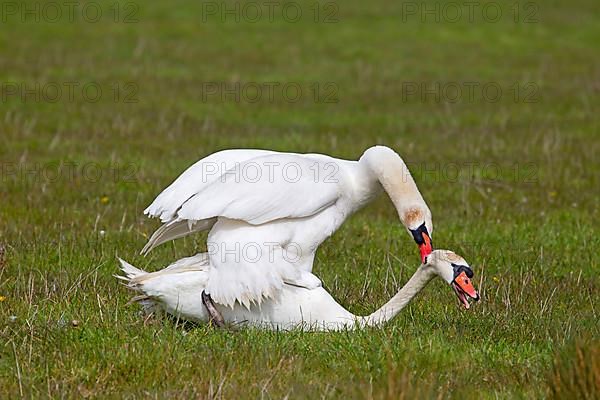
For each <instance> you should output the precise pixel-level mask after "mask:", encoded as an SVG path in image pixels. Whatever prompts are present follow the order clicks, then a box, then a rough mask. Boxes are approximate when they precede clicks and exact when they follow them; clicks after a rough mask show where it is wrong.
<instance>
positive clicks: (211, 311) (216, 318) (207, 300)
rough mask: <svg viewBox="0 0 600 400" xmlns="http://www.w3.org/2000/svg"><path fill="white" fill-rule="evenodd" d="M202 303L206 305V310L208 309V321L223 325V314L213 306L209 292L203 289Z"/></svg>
mask: <svg viewBox="0 0 600 400" xmlns="http://www.w3.org/2000/svg"><path fill="white" fill-rule="evenodd" d="M202 304H204V307H206V311H208V315H209V316H210V319H209V322H210V323H213V324H215V325H216V326H218V327H219V328H224V327H225V320H224V319H223V316H222V315H221V313H220V312H219V310H217V307H215V303H214V302H213V300H212V298H211V297H210V294H207V293H206V292H205V291H204V290H203V291H202Z"/></svg>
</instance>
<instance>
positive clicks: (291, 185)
mask: <svg viewBox="0 0 600 400" xmlns="http://www.w3.org/2000/svg"><path fill="white" fill-rule="evenodd" d="M337 168H338V165H337V163H336V162H335V160H334V159H332V158H328V157H325V156H315V155H304V154H285V153H280V154H269V155H264V156H259V157H256V158H252V159H250V160H247V161H244V162H241V163H239V164H238V165H236V166H235V167H234V168H233V169H231V170H228V171H226V172H225V173H224V174H223V175H221V177H220V178H219V179H217V180H215V181H213V182H212V183H211V184H209V185H208V186H207V187H205V188H204V189H203V190H201V191H200V192H198V193H196V194H194V195H193V196H191V197H190V198H189V199H187V201H185V202H184V203H183V204H182V206H181V208H180V209H179V210H178V211H177V219H178V220H187V221H201V220H205V219H209V218H214V217H226V218H229V219H236V220H242V221H245V222H247V223H249V224H252V225H260V224H264V223H267V222H270V221H274V220H277V219H282V218H302V217H307V216H311V215H314V214H316V213H318V212H320V211H322V210H324V209H325V208H327V207H329V206H331V205H332V204H334V203H335V202H336V201H337V200H338V199H339V197H340V195H341V192H340V185H339V181H338V179H339V176H337V175H339V174H337V171H338V170H337Z"/></svg>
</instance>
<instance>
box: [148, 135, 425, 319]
mask: <svg viewBox="0 0 600 400" xmlns="http://www.w3.org/2000/svg"><path fill="white" fill-rule="evenodd" d="M381 187H383V189H384V190H385V191H386V192H387V194H388V195H389V196H390V198H391V200H392V202H393V203H394V206H395V207H396V209H397V211H398V215H399V217H400V221H401V222H402V224H403V225H404V226H405V227H406V229H407V230H408V231H409V233H410V234H411V236H412V237H413V239H414V241H415V242H416V243H417V245H418V246H419V249H420V253H421V260H422V261H424V260H425V258H426V257H427V256H428V255H429V254H430V253H431V251H432V242H431V235H432V233H433V224H432V221H431V212H430V210H429V207H428V206H427V204H426V203H425V201H424V200H423V197H422V196H421V193H420V192H419V190H418V188H417V186H416V184H415V182H414V180H413V178H412V176H411V174H410V171H409V170H408V168H407V167H406V164H405V163H404V161H402V159H401V158H400V156H399V155H398V154H397V153H396V152H394V151H393V150H392V149H390V148H388V147H384V146H375V147H371V148H369V149H367V150H366V151H365V152H364V154H363V155H362V156H361V157H360V159H359V160H358V161H349V160H341V159H337V158H333V157H329V156H326V155H322V154H294V153H278V152H274V151H267V150H239V149H238V150H224V151H220V152H217V153H214V154H211V155H209V156H208V157H205V158H203V159H201V160H200V161H198V162H197V163H196V164H194V165H192V166H191V167H190V168H188V169H187V170H186V171H184V172H183V173H182V174H181V175H180V176H179V177H178V178H177V179H176V180H175V181H174V182H173V183H172V184H171V185H170V186H169V187H167V188H166V189H165V190H164V191H163V192H162V193H161V194H160V195H159V196H158V197H157V198H156V199H155V200H154V202H153V203H152V204H151V205H150V206H149V207H148V208H147V209H146V210H145V211H144V213H145V214H147V215H149V216H151V217H158V218H160V220H161V221H162V222H163V225H162V226H161V227H160V228H159V229H158V230H157V231H156V232H154V234H153V235H152V236H151V238H150V239H149V241H148V243H147V244H146V246H145V247H144V249H143V250H142V254H147V253H148V252H149V251H151V250H152V249H153V248H155V247H156V246H158V245H160V244H162V243H165V242H167V241H170V240H173V239H177V238H180V237H183V236H186V235H188V234H190V233H192V232H200V231H204V230H210V232H209V234H208V239H207V247H208V260H209V261H210V265H211V268H210V269H208V270H207V272H206V273H207V276H206V282H205V283H203V284H202V287H203V288H204V289H205V292H206V296H205V299H206V300H207V306H210V304H211V303H212V301H213V300H214V301H215V302H216V303H219V304H221V305H225V306H233V305H234V303H235V302H236V301H237V302H239V303H241V304H243V305H244V306H246V308H249V307H250V305H251V304H253V303H254V304H258V305H260V304H261V302H262V301H263V300H266V299H271V298H273V297H274V296H275V295H276V293H278V292H280V291H281V290H282V288H283V287H284V284H288V285H295V286H298V287H300V288H306V289H316V288H318V287H320V286H321V281H320V280H319V279H318V278H317V277H316V276H315V275H313V274H312V273H311V272H312V265H313V261H314V257H315V252H316V250H317V247H318V246H319V245H320V244H321V243H322V242H323V241H324V240H326V239H327V238H328V237H329V236H331V235H332V234H333V233H334V232H335V231H336V230H337V229H338V228H339V227H340V225H341V224H342V223H343V222H344V221H345V220H346V218H348V216H350V215H351V214H353V213H354V212H355V211H357V210H358V209H360V208H361V207H363V206H364V205H365V204H366V203H368V202H369V201H371V200H372V199H373V198H374V197H375V196H376V195H377V194H378V193H379V192H380V191H381ZM247 251H250V252H251V253H252V255H251V256H249V255H248V254H245V253H244V252H247ZM203 257H206V256H203ZM249 259H250V260H249ZM182 262H184V263H186V261H182ZM192 286H193V285H192ZM286 288H287V291H288V292H289V293H292V292H293V291H294V290H296V289H294V290H292V289H289V287H288V286H286ZM298 290H300V289H298ZM311 293H319V296H322V297H324V298H325V297H327V296H328V295H327V294H326V292H325V291H324V290H322V289H321V290H320V291H319V292H311ZM292 297H293V295H292V294H290V295H289V298H292ZM299 300H300V299H299ZM240 312H241V311H240Z"/></svg>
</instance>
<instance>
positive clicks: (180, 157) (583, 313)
mask: <svg viewBox="0 0 600 400" xmlns="http://www.w3.org/2000/svg"><path fill="white" fill-rule="evenodd" d="M91 3H92V6H93V7H95V8H93V7H92V8H91V9H90V8H89V3H79V2H76V5H75V7H76V8H75V10H74V11H73V15H72V19H71V15H69V13H68V12H67V11H68V10H67V9H65V8H64V6H60V4H62V3H61V2H20V1H15V2H10V1H8V2H3V5H2V7H3V8H2V15H0V18H1V20H0V21H1V22H0V32H1V34H0V82H1V83H2V88H1V89H2V100H1V104H0V107H1V108H2V114H1V116H0V117H1V118H0V134H1V140H0V166H1V167H2V169H1V174H0V179H1V181H0V199H1V200H0V201H1V203H0V245H1V246H2V248H3V249H4V251H3V254H2V255H1V256H0V296H1V297H0V397H1V398H19V397H26V398H44V397H52V398H76V397H84V398H94V397H113V398H119V397H123V398H166V397H172V398H186V399H187V398H193V397H199V398H213V397H214V398H256V397H261V398H284V397H288V398H310V399H314V398H377V399H379V398H390V399H397V398H415V397H419V398H422V397H432V398H441V397H447V396H449V397H453V398H478V399H479V398H524V397H527V398H540V397H558V398H575V397H573V396H578V397H579V398H584V397H585V396H587V397H585V398H589V399H592V398H598V397H600V372H599V371H600V361H599V360H600V344H599V343H600V342H599V340H600V324H599V322H598V313H599V312H600V305H599V303H598V298H599V296H598V293H599V290H600V274H599V257H598V251H600V238H599V237H598V226H599V221H600V218H599V217H600V215H599V206H600V204H599V191H598V188H599V187H600V178H599V176H600V175H599V174H598V171H600V157H599V155H600V23H599V21H598V16H599V15H600V3H598V2H597V1H595V0H587V1H585V0H574V1H562V0H561V1H559V0H554V1H547V2H546V1H545V2H517V3H515V2H508V1H507V2H483V3H482V6H480V7H478V8H475V9H474V13H473V20H472V21H471V20H470V19H469V13H468V9H467V8H465V7H464V6H460V4H462V3H460V2H458V3H457V2H454V4H459V10H458V11H460V12H461V16H460V17H457V14H456V12H455V11H456V10H454V9H452V8H451V6H452V5H451V4H450V5H449V2H443V1H442V2H427V7H430V9H432V10H434V11H433V12H430V13H429V14H427V13H426V12H425V13H423V11H426V10H423V9H422V8H423V7H424V6H423V5H422V3H421V2H394V1H374V2H364V1H358V0H352V1H344V2H321V3H317V5H316V6H315V3H314V2H306V3H304V2H298V3H293V2H292V6H286V8H285V10H286V12H288V13H289V14H285V15H284V14H282V10H283V9H284V3H276V4H279V6H277V7H276V8H275V9H274V13H273V17H272V18H270V17H269V15H268V13H267V11H266V9H265V8H264V7H263V8H262V16H261V17H260V18H258V19H257V20H256V21H254V22H253V21H251V20H254V19H256V14H255V13H254V11H253V10H252V9H251V8H249V7H250V6H247V3H236V2H231V1H230V2H227V5H226V7H230V8H229V9H230V10H234V11H233V12H232V13H233V14H231V13H230V14H227V13H225V14H224V16H223V15H221V14H220V12H221V11H222V10H223V9H224V7H225V6H224V3H222V2H185V1H174V2H162V3H159V2H143V3H142V2H139V3H135V2H129V3H125V2H123V3H121V4H120V6H119V7H116V6H115V5H114V2H108V1H106V2H105V1H100V2H91ZM488 3H490V4H492V5H491V6H489V7H488V8H487V9H486V14H482V10H483V4H488ZM36 4H37V6H36ZM48 4H50V6H48ZM57 4H58V5H59V7H63V8H62V10H60V11H61V12H62V14H61V16H60V17H58V18H57V21H53V18H55V17H56V15H57V14H56V13H55V10H54V9H51V7H52V5H54V8H56V5H57ZM86 4H88V8H86V9H85V12H84V11H83V10H84V6H86ZM236 4H237V7H238V9H236V8H235V7H236ZM253 4H254V5H257V4H258V5H259V6H260V5H261V4H262V3H261V2H258V3H253ZM7 7H8V8H7ZM26 7H29V8H26ZM36 7H38V8H37V9H36ZM49 7H50V8H49ZM260 7H262V6H260ZM290 7H293V8H290ZM435 7H437V8H435ZM490 7H492V8H490ZM515 7H516V8H515ZM455 8H456V7H455ZM27 9H29V10H33V11H30V14H27V12H25V15H23V10H27ZM298 9H299V10H300V11H301V12H302V16H301V17H299V18H296V15H297V14H294V12H295V11H297V10H298ZM498 9H499V10H500V11H501V12H502V16H501V17H500V18H498V21H495V14H494V12H495V11H497V10H498ZM35 10H38V11H35ZM98 10H100V11H101V12H102V17H101V18H100V19H99V21H98V22H93V21H94V20H95V19H96V15H98V14H97V11H98ZM215 10H216V11H215ZM238 10H239V11H238ZM436 10H437V11H436ZM31 13H34V14H33V15H32V14H31ZM36 13H37V14H36ZM36 15H37V17H36ZM36 18H37V20H36ZM236 18H238V19H239V21H238V22H236V20H235V19H236ZM294 19H298V20H297V21H295V22H294V21H293V20H294ZM436 19H437V20H438V21H436ZM266 83H269V85H271V86H270V87H272V88H273V97H272V98H269V97H268V95H267V91H266V90H265V84H266ZM236 85H238V86H236ZM69 88H72V91H69ZM257 88H258V91H257ZM282 88H286V90H287V89H290V91H289V92H287V93H286V92H284V91H283V90H282ZM298 88H300V90H301V92H297V91H298ZM469 88H472V89H473V93H470V92H469ZM99 89H100V90H101V91H102V93H101V94H99V92H98V90H99ZM294 90H295V91H296V92H294ZM295 93H296V94H295ZM500 93H501V94H500ZM258 95H261V98H260V99H258V100H256V98H257V96H258ZM236 97H239V98H236ZM255 100H256V101H255ZM373 144H385V145H388V146H390V147H393V148H394V149H395V150H397V151H398V152H399V153H400V154H401V155H402V156H403V157H404V159H405V161H406V162H407V163H408V164H409V165H410V166H411V168H412V170H413V173H414V175H415V179H416V180H417V183H418V185H419V187H420V189H421V191H422V193H423V195H424V197H425V199H426V200H427V202H428V204H429V206H430V207H431V210H432V212H433V215H434V223H435V233H434V244H435V246H436V247H438V248H449V249H452V250H455V251H456V252H458V253H459V254H461V255H463V256H464V257H465V258H466V259H467V260H468V261H469V262H470V264H471V265H472V266H473V267H474V270H475V273H476V281H477V283H478V288H479V290H480V292H481V294H482V301H481V302H480V303H478V304H476V305H475V306H474V307H472V309H471V310H469V311H468V312H465V311H464V310H462V309H459V308H458V307H457V303H456V299H455V296H454V295H453V293H452V292H451V290H450V289H449V288H448V287H447V285H445V284H443V283H442V282H441V281H435V282H434V283H432V284H431V285H430V286H429V287H427V288H426V290H424V292H423V293H422V294H421V295H419V297H418V298H417V299H416V300H415V301H414V302H413V303H412V304H411V305H410V306H409V307H408V308H407V309H405V310H404V311H403V312H402V313H401V314H400V315H399V317H398V318H396V319H395V320H394V321H393V322H391V323H390V324H389V325H387V326H386V327H385V328H383V329H368V330H362V331H358V332H351V333H319V334H314V333H304V332H287V333H275V332H262V331H259V330H252V329H247V330H242V331H238V332H231V331H220V330H214V329H210V328H207V327H204V326H193V325H189V324H183V323H181V322H178V321H174V320H172V319H168V318H155V319H151V320H148V321H144V319H143V318H142V317H141V315H140V313H139V308H138V307H137V306H127V307H125V303H126V302H127V301H128V299H129V298H130V293H129V292H128V291H127V290H126V289H125V288H124V287H123V286H122V285H119V284H118V282H117V281H116V279H114V278H113V276H112V275H113V274H115V273H116V272H117V270H118V267H117V262H116V257H117V256H120V257H122V258H125V259H127V260H128V261H130V262H132V263H133V264H135V265H137V266H139V267H141V268H144V269H148V270H156V269H159V268H162V267H163V266H165V265H167V264H168V263H169V262H171V261H173V260H174V259H177V258H180V257H184V256H187V255H191V254H195V253H196V252H198V251H201V250H202V249H203V248H204V247H203V246H204V242H203V241H204V240H205V236H203V235H199V236H194V237H190V238H186V239H183V240H179V241H177V242H175V243H173V244H169V245H165V246H162V247H161V248H159V249H157V250H156V251H154V252H153V253H151V256H149V257H148V258H142V257H141V256H139V255H138V253H139V250H140V249H141V247H142V246H143V245H144V243H145V241H146V239H147V237H148V235H150V234H151V233H152V231H153V230H154V229H155V228H157V227H158V222H157V221H153V220H147V219H146V218H144V217H143V216H142V210H143V209H144V208H145V207H146V206H147V205H148V204H149V203H150V202H151V201H152V199H153V198H154V197H155V196H156V195H157V194H158V193H159V191H160V190H161V189H162V188H163V187H165V186H166V185H168V184H169V183H170V182H171V181H172V180H173V179H174V178H175V177H176V176H177V175H178V174H179V173H180V172H182V171H183V170H184V169H185V168H187V167H188V166H189V165H190V164H192V163H193V162H195V161H196V160H197V159H199V158H201V157H203V156H205V155H207V154H209V153H212V152H214V151H216V150H219V149H223V148H246V147H249V148H269V149H274V150H281V151H294V152H322V153H327V154H331V155H334V156H337V157H344V158H350V159H357V158H358V157H359V156H360V155H361V153H362V152H363V151H364V150H365V149H366V148H368V147H369V146H371V145H373ZM0 253H2V251H0ZM417 265H418V257H417V250H416V248H415V246H414V244H413V243H412V240H411V239H410V238H409V236H408V235H407V234H406V232H405V231H404V228H403V227H402V226H401V224H400V223H399V221H398V218H397V215H396V212H395V210H394V208H393V206H392V204H391V202H390V201H389V200H388V199H387V198H385V196H382V198H380V199H379V200H377V201H376V202H375V203H373V204H371V205H370V206H368V207H367V208H366V209H364V210H362V211H360V212H359V213H358V214H357V215H355V216H354V217H353V218H352V219H351V220H349V221H348V222H347V223H346V224H345V225H344V226H343V227H342V228H341V229H340V231H339V232H337V233H336V234H335V235H334V236H333V237H332V238H331V239H330V240H328V241H327V242H326V243H325V244H324V245H323V246H322V248H320V250H319V252H318V256H317V260H316V264H315V272H316V274H317V275H318V276H320V277H321V278H322V280H323V281H324V282H325V284H326V285H327V287H328V288H329V289H330V291H331V292H332V294H333V296H334V297H335V298H336V299H337V300H338V301H340V302H341V304H343V305H344V306H345V307H347V308H348V309H350V310H351V311H352V312H355V313H360V314H366V313H369V312H371V311H372V310H374V309H375V308H377V307H379V306H380V305H381V304H383V303H384V302H385V301H387V299H388V298H389V297H390V296H391V295H392V294H393V293H394V292H395V291H396V289H397V288H398V287H399V286H400V285H401V284H402V283H403V282H404V281H405V280H406V279H407V278H408V277H409V276H410V275H411V274H412V272H413V271H414V270H415V268H416V267H417Z"/></svg>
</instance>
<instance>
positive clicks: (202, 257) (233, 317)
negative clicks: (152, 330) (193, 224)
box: [118, 250, 476, 330]
mask: <svg viewBox="0 0 600 400" xmlns="http://www.w3.org/2000/svg"><path fill="white" fill-rule="evenodd" d="M120 261H121V269H122V270H123V272H124V273H125V276H120V277H118V278H120V279H122V280H124V281H126V282H127V285H128V287H129V288H131V289H132V290H134V291H136V292H138V293H139V295H138V296H136V297H134V300H136V301H139V302H141V303H142V305H143V306H144V307H145V308H146V310H147V311H155V310H157V309H159V310H160V309H162V310H165V311H166V312H167V313H169V314H171V315H174V316H176V317H178V318H183V319H187V320H191V321H196V322H207V321H208V320H209V319H210V316H209V313H208V312H207V310H206V308H205V306H204V304H203V303H202V300H201V296H200V294H201V293H202V291H203V290H205V288H206V285H207V284H208V282H209V277H210V270H211V269H212V266H211V265H210V261H209V257H208V255H207V254H198V255H196V256H194V257H188V258H184V259H182V260H179V261H177V262H176V263H174V264H172V265H170V266H169V267H167V268H165V269H163V270H160V271H158V272H151V273H147V272H145V271H142V270H140V269H137V268H135V267H134V266H132V265H130V264H128V263H127V262H125V261H123V260H120ZM453 263H459V264H461V265H462V266H464V267H468V265H467V263H466V261H464V259H462V258H461V257H459V256H457V255H456V254H454V253H452V252H450V251H447V250H435V251H434V252H433V253H432V254H431V255H430V257H428V261H427V262H426V263H425V264H423V265H421V266H420V267H419V268H418V269H417V271H416V272H415V273H414V274H413V276H412V277H411V278H410V279H409V281H408V282H407V283H406V284H405V285H404V287H402V288H401V289H400V290H399V291H398V292H397V294H396V295H395V296H393V297H392V298H391V299H390V301H388V302H387V303H386V304H385V305H384V306H383V307H381V308H380V309H379V310H377V311H375V312H373V313H372V314H371V315H369V316H366V317H361V316H356V315H354V314H352V313H351V312H349V311H348V310H346V309H345V308H344V307H342V306H341V305H340V304H338V303H337V302H336V301H335V300H334V299H333V297H331V295H330V294H329V293H328V292H327V291H326V290H325V289H324V288H323V287H317V288H314V289H307V288H303V287H297V286H292V285H288V284H284V285H282V287H281V289H280V290H278V291H277V293H276V294H275V295H274V296H273V297H272V298H270V299H267V300H265V301H264V302H263V304H261V305H260V306H258V305H255V304H254V305H250V306H249V307H245V306H242V305H240V304H238V303H236V304H234V305H233V306H232V307H225V306H223V305H219V304H217V305H216V308H217V309H218V311H219V312H220V313H221V315H222V316H223V318H224V320H225V322H226V323H228V324H230V325H232V326H248V325H249V326H256V327H261V328H267V329H293V328H301V329H305V330H340V329H354V328H357V327H363V326H375V325H379V324H382V323H384V322H386V321H389V320H390V319H391V318H393V317H394V316H395V315H397V314H398V312H400V310H402V309H403V308H404V307H405V306H406V305H407V304H408V303H409V302H410V301H411V300H412V299H413V298H414V296H416V295H417V293H419V292H420V291H421V289H423V288H424V287H425V285H427V283H428V282H429V281H430V280H431V279H432V278H433V277H434V276H436V275H437V276H440V277H441V278H442V279H443V280H444V281H446V282H447V283H449V284H451V285H452V281H453V273H454V272H453ZM475 294H476V293H475ZM460 296H462V294H461V295H460ZM460 296H459V297H460ZM464 298H465V300H464V301H463V300H461V301H463V302H466V306H467V307H468V302H467V300H466V297H464Z"/></svg>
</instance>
